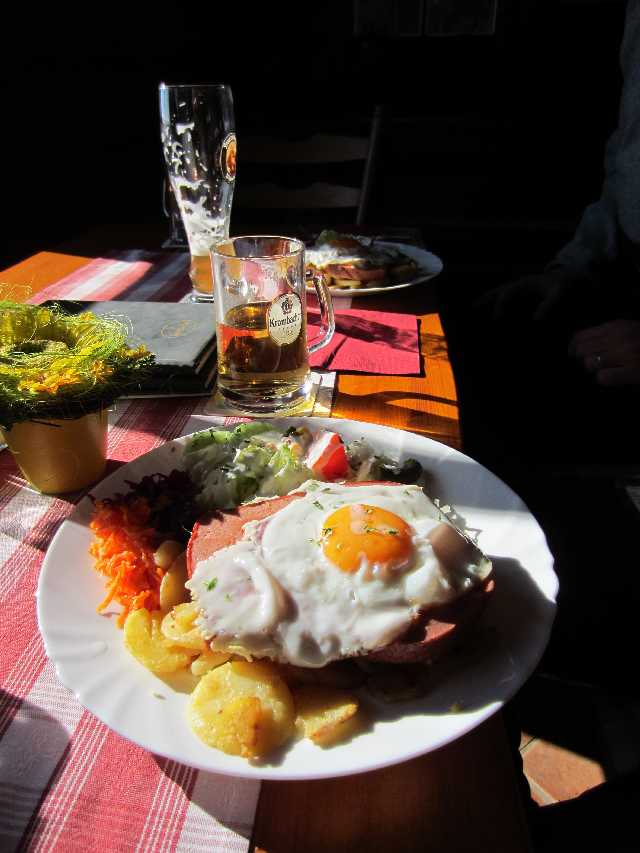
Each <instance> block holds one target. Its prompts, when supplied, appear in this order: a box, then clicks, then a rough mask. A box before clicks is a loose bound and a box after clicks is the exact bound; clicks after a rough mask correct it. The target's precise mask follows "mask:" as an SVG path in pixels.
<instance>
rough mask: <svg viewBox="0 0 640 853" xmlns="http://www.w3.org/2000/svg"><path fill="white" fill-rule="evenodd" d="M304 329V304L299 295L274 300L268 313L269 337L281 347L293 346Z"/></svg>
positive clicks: (288, 295)
mask: <svg viewBox="0 0 640 853" xmlns="http://www.w3.org/2000/svg"><path fill="white" fill-rule="evenodd" d="M301 328H302V303H301V301H300V297H299V296H298V294H297V293H284V294H283V295H282V296H278V298H277V299H274V300H273V302H272V303H271V305H270V306H269V310H268V311H267V329H268V331H269V337H270V338H271V339H272V340H273V341H275V342H276V343H277V344H279V345H280V346H283V345H284V344H292V343H293V342H294V341H295V340H296V338H297V337H298V335H299V334H300V329H301Z"/></svg>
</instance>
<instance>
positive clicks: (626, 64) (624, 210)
mask: <svg viewBox="0 0 640 853" xmlns="http://www.w3.org/2000/svg"><path fill="white" fill-rule="evenodd" d="M620 65H621V70H622V76H623V84H622V94H621V98H620V110H619V116H618V126H617V128H616V130H615V131H614V132H613V134H612V135H611V137H610V139H609V141H608V142H607V146H606V150H605V158H604V173H605V174H604V182H603V186H602V194H601V196H600V198H599V199H598V201H596V202H594V203H593V204H591V205H589V207H587V209H586V210H585V211H584V213H583V215H582V218H581V221H580V224H579V226H578V228H577V230H576V233H575V235H574V237H573V239H572V240H571V241H570V242H569V243H568V244H567V245H566V246H564V248H563V249H561V250H560V252H559V253H558V254H557V255H556V257H555V258H554V260H553V261H552V262H551V264H550V265H549V267H548V268H547V269H548V270H556V271H558V272H564V273H565V274H568V275H570V276H571V277H574V276H575V277H579V278H591V279H597V278H600V276H601V275H602V272H603V271H604V270H605V269H606V268H607V267H608V266H610V265H611V264H612V263H614V262H616V261H617V260H618V259H619V257H620V253H621V250H622V246H623V245H625V246H627V247H630V248H631V250H632V251H633V250H634V249H637V250H638V255H639V256H640V0H629V2H628V3H627V9H626V17H625V26H624V35H623V39H622V47H621V50H620Z"/></svg>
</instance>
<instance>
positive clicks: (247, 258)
mask: <svg viewBox="0 0 640 853" xmlns="http://www.w3.org/2000/svg"><path fill="white" fill-rule="evenodd" d="M236 240H288V241H289V242H290V243H295V244H296V248H295V249H294V250H292V251H291V252H280V253H278V254H275V255H225V254H224V253H223V252H218V251H216V247H217V246H219V245H220V244H222V243H234V242H235V241H236ZM304 250H305V245H304V243H303V242H302V240H299V239H298V238H297V237H286V236H284V235H283V234H238V236H237V237H228V238H227V239H226V240H220V241H219V242H218V243H216V244H215V245H213V246H212V247H211V248H210V249H209V255H210V256H211V257H213V256H214V255H215V256H216V257H217V258H233V259H235V260H240V261H277V260H282V259H283V258H291V257H295V256H296V255H299V254H300V252H304Z"/></svg>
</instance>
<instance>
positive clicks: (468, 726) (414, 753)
mask: <svg viewBox="0 0 640 853" xmlns="http://www.w3.org/2000/svg"><path fill="white" fill-rule="evenodd" d="M210 420H211V426H217V425H218V421H223V420H225V419H223V418H218V419H213V418H212V419H210ZM244 420H246V419H244ZM265 420H269V422H274V421H275V422H277V421H282V422H286V423H288V424H290V425H292V424H293V422H294V421H295V422H301V423H307V422H311V424H312V425H313V424H315V425H316V426H317V427H320V428H322V427H327V426H331V427H333V428H335V431H336V432H340V425H344V424H349V425H353V424H357V425H359V426H361V427H362V428H363V429H364V434H365V437H366V432H367V430H369V429H372V431H373V432H375V431H376V430H379V429H381V430H384V431H388V430H391V431H392V432H394V433H406V434H409V435H411V436H412V437H413V438H414V439H418V440H419V441H421V442H422V441H424V442H426V445H425V449H426V446H428V445H432V446H435V447H436V448H439V449H440V452H441V453H442V450H443V449H444V450H446V451H451V452H452V453H453V454H457V455H459V456H461V457H463V458H464V459H466V460H468V461H470V462H472V463H473V464H474V465H476V466H478V467H479V468H480V469H482V471H483V472H484V474H485V475H489V477H490V478H491V479H493V480H495V481H497V482H498V483H499V484H500V485H501V486H502V487H503V488H505V489H507V491H508V492H510V493H511V494H512V495H513V496H514V497H515V498H516V499H517V501H518V502H519V504H521V506H522V507H524V510H525V511H526V513H527V514H528V516H529V520H530V521H532V522H533V523H534V525H535V526H536V527H537V528H538V529H539V530H540V531H542V528H541V527H540V525H539V524H538V522H537V520H536V519H535V517H534V516H533V514H532V513H531V511H530V510H529V508H528V506H527V505H526V504H525V503H524V501H522V499H521V498H520V497H519V495H517V493H516V492H514V491H513V489H511V487H510V486H509V485H508V484H507V483H505V482H504V481H503V480H501V478H499V477H498V476H497V475H496V474H494V473H493V472H492V471H491V470H490V469H488V468H486V467H485V466H484V465H482V464H481V463H479V462H477V461H476V460H474V459H472V458H471V457H469V456H466V454H464V453H462V452H461V451H459V450H456V449H455V448H452V447H450V446H449V445H445V444H443V443H442V442H438V441H437V440H435V439H431V438H429V437H428V436H424V435H421V434H419V433H414V432H411V431H408V430H402V429H398V428H397V427H391V426H387V425H384V424H377V423H369V422H365V421H351V420H347V419H343V418H315V417H314V418H310V417H304V416H301V417H294V418H268V419H265ZM206 428H207V426H206V425H205V426H203V428H201V429H198V430H196V431H195V432H201V431H202V430H203V429H206ZM193 434H195V433H194V432H192V433H188V434H185V435H181V436H176V437H174V438H173V439H170V440H168V441H166V442H164V443H163V444H161V445H158V446H157V447H155V448H152V449H151V450H149V451H147V452H146V453H143V454H141V455H140V456H138V457H136V458H135V459H132V460H130V461H129V462H127V463H125V464H123V465H121V466H120V467H119V468H118V469H117V470H116V471H113V472H112V473H110V474H109V475H108V476H107V477H104V478H103V479H102V480H100V481H99V482H98V483H96V484H95V486H94V487H93V489H94V490H95V489H98V488H100V490H102V489H103V488H107V487H108V485H109V483H110V482H111V481H116V480H117V479H118V478H119V477H120V476H121V475H122V472H123V471H126V470H128V469H129V467H130V466H133V465H135V464H136V463H139V462H140V460H142V459H145V458H147V457H150V456H151V455H156V454H159V453H160V452H161V451H162V450H163V449H164V448H168V447H171V446H182V445H183V444H184V443H185V442H186V441H187V439H188V438H189V437H190V436H191V435H193ZM112 491H113V489H112ZM90 494H91V492H89V493H87V494H86V495H85V496H83V497H82V499H81V500H80V501H78V503H77V504H76V505H75V506H74V508H73V510H72V511H71V513H70V514H69V516H67V518H66V519H65V520H64V521H63V523H62V524H61V525H60V527H59V528H58V530H57V531H56V533H55V534H54V536H53V538H52V540H51V542H50V544H49V547H48V548H47V551H46V552H45V555H44V558H43V562H42V565H41V569H40V572H39V577H38V586H37V592H36V601H37V607H36V612H37V622H38V629H39V632H40V635H41V637H42V640H43V643H44V647H45V652H46V655H47V657H48V659H49V660H50V661H51V662H52V664H53V665H54V668H55V672H56V676H57V678H58V679H59V681H60V682H61V684H63V685H64V686H65V687H66V688H67V689H68V690H70V691H71V692H72V693H73V694H74V696H75V697H76V699H77V700H78V701H79V703H80V704H81V705H82V706H83V708H85V709H86V710H88V711H89V712H90V713H92V714H93V715H94V716H96V717H97V718H98V719H99V720H100V721H101V722H102V723H103V724H104V725H106V726H107V727H108V728H109V730H110V731H114V732H115V733H116V734H118V735H119V736H121V737H123V738H124V739H125V740H127V741H129V742H130V743H133V744H135V745H137V746H139V747H141V748H142V749H145V750H147V751H148V752H151V753H152V754H154V755H158V756H161V757H164V758H168V759H170V760H173V761H177V762H179V763H182V764H187V766H190V767H194V768H196V769H198V770H203V771H205V772H209V773H217V774H220V775H223V776H231V777H236V778H246V779H259V780H266V781H269V780H271V781H278V780H280V781H306V780H309V781H310V780H314V779H327V778H339V777H342V776H349V775H353V774H357V773H366V772H372V771H375V770H379V769H383V768H385V767H389V766H394V765H396V764H400V763H404V762H405V761H410V760H412V759H415V758H418V757H420V756H422V755H426V754H428V753H429V752H432V751H435V750H436V749H440V748H441V747H443V746H446V745H447V744H449V743H452V742H453V741H455V740H458V739H459V738H460V737H463V736H464V735H466V734H468V733H469V732H470V731H472V730H473V729H475V728H477V727H478V726H479V725H481V724H482V723H483V722H485V721H486V720H487V719H489V718H490V717H491V716H493V714H495V713H496V712H497V711H499V710H500V709H501V708H502V707H503V706H504V704H505V703H506V702H507V701H509V699H510V698H511V697H512V696H513V695H514V694H515V692H516V691H517V690H518V689H520V687H521V686H522V684H524V683H525V682H526V681H527V680H528V678H529V677H530V676H531V673H532V672H533V671H534V670H535V667H536V666H537V663H538V662H539V660H540V658H541V656H542V654H543V653H544V649H545V648H546V646H547V643H548V641H549V636H550V634H551V629H552V627H553V621H554V615H555V608H556V597H557V593H558V578H557V575H556V573H555V571H554V569H553V556H552V554H551V552H550V550H549V549H548V546H547V554H548V556H549V557H550V558H551V561H550V566H549V569H550V574H551V577H552V579H553V580H554V585H553V590H552V591H551V592H549V594H548V595H547V594H546V593H545V595H546V597H547V600H548V601H549V602H550V603H551V604H552V605H553V615H552V616H551V618H550V619H549V621H548V622H547V623H545V624H544V626H542V627H543V631H542V633H540V634H539V637H540V640H539V643H538V646H539V650H538V652H539V653H537V659H536V660H535V661H533V662H532V663H531V664H530V666H529V667H528V669H527V671H526V672H525V673H524V676H522V673H520V676H521V677H520V680H519V681H518V683H517V685H516V686H515V687H514V688H513V690H512V691H505V692H506V693H507V694H508V695H507V696H506V698H504V699H502V698H501V699H496V700H493V701H491V702H488V703H487V704H486V706H484V707H482V708H481V709H478V710H474V711H473V712H472V713H469V714H468V718H467V719H466V721H465V717H467V715H464V716H463V715H462V714H457V715H456V717H457V719H458V720H459V723H460V725H459V727H458V728H457V729H456V731H455V732H453V733H451V735H450V736H446V737H443V738H441V739H440V740H439V741H438V743H437V745H434V746H429V747H427V748H426V749H425V748H424V746H421V747H417V748H415V749H410V750H408V751H404V752H403V753H402V755H401V756H400V757H398V758H395V757H390V758H388V759H382V760H381V759H377V760H371V761H368V762H366V765H364V766H363V765H361V764H359V765H358V766H356V767H353V768H345V769H339V770H337V771H332V770H330V769H328V770H317V771H314V770H313V769H309V770H308V771H305V772H304V773H301V772H298V771H296V772H294V771H287V770H286V769H284V768H283V769H281V768H280V767H278V766H277V765H275V766H273V765H272V766H266V767H263V766H261V765H259V764H256V765H252V764H250V763H249V762H247V761H245V760H244V759H240V761H242V764H241V765H240V766H238V767H233V768H229V767H224V766H222V767H218V766H215V767H213V766H212V764H211V763H210V762H206V761H203V762H198V761H194V760H191V759H189V760H186V759H185V758H184V757H181V756H180V755H178V754H176V753H175V752H173V751H171V750H170V749H163V748H162V745H159V748H158V746H154V747H150V746H147V745H146V744H143V743H140V741H139V740H136V739H135V738H133V737H131V736H129V735H128V734H127V733H126V732H125V731H123V730H122V727H116V726H115V725H114V724H113V722H108V721H107V720H106V719H105V716H107V714H106V712H103V713H102V714H101V713H100V710H99V709H98V710H96V709H95V707H90V706H89V704H87V701H86V699H85V698H83V697H84V692H83V691H82V689H81V688H78V687H76V685H74V684H71V683H69V678H68V676H67V672H66V668H65V661H64V656H63V658H62V659H61V658H60V656H59V655H58V656H55V655H54V654H53V653H52V649H51V645H50V642H49V640H48V638H47V635H46V633H45V631H44V630H43V601H44V596H43V595H42V593H43V591H44V587H45V584H46V579H47V577H48V574H49V572H51V571H53V569H51V568H49V565H50V563H51V561H52V560H53V557H50V553H51V552H53V551H54V545H56V547H59V540H61V539H62V538H63V537H64V536H65V534H66V532H67V531H68V530H69V529H70V528H71V526H72V525H73V523H74V520H75V518H76V517H77V516H80V515H82V513H83V512H84V511H86V509H87V508H88V504H89V502H90V501H91V498H90V496H89V495H90ZM96 604H97V602H96ZM112 624H114V628H115V622H113V623H112ZM540 627H541V626H538V630H540ZM116 630H117V629H116ZM141 689H142V687H141ZM185 724H186V723H185ZM202 750H203V751H202V754H203V756H212V755H213V756H215V755H218V754H220V755H221V756H224V753H218V751H217V750H214V749H212V748H209V747H206V746H205V745H204V744H203V746H202ZM225 758H229V756H225ZM232 758H235V757H232ZM214 764H215V761H214Z"/></svg>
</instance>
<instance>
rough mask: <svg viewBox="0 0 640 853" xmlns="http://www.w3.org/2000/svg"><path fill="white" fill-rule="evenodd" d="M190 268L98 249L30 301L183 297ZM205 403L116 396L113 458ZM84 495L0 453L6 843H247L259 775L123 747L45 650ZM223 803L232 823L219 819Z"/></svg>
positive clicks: (0, 718)
mask: <svg viewBox="0 0 640 853" xmlns="http://www.w3.org/2000/svg"><path fill="white" fill-rule="evenodd" d="M187 267H188V257H187V256H185V255H182V256H180V255H175V254H165V255H160V254H152V253H148V252H129V253H122V254H119V255H114V256H111V257H108V258H98V259H96V260H94V261H91V262H90V263H88V264H87V265H86V266H84V267H82V268H81V269H80V270H77V271H76V272H74V273H73V274H72V275H69V276H67V277H65V278H64V279H62V280H61V281H59V282H56V283H55V284H53V285H51V286H50V287H48V288H47V289H46V290H45V291H42V292H41V293H39V294H38V295H37V297H36V298H35V299H34V301H37V302H42V301H44V300H46V299H52V298H53V299H62V298H77V299H82V298H88V299H97V300H104V299H114V298H117V299H129V300H131V299H140V300H146V299H149V300H158V299H161V300H177V299H179V298H181V297H182V296H183V295H184V294H185V293H187V292H188V291H189V288H190V284H189V280H188V276H187ZM201 404H202V400H201V398H170V399H158V400H133V401H123V402H120V403H118V404H117V405H116V407H115V410H114V411H113V412H112V413H111V416H110V422H111V423H110V430H109V453H108V455H109V460H110V464H112V465H113V464H119V463H126V462H129V461H131V460H132V459H135V458H137V457H138V456H140V455H141V454H143V453H146V452H147V451H149V450H151V449H153V448H154V447H157V446H159V445H160V444H162V443H164V442H166V441H167V440H169V439H171V438H173V437H175V436H176V435H180V434H181V433H182V431H183V430H184V429H185V426H186V424H187V421H188V419H189V417H190V416H191V415H192V414H193V412H194V410H195V409H196V407H197V406H198V405H201ZM233 420H234V421H235V420H237V419H233ZM83 494H84V493H83ZM81 497H82V494H78V495H72V496H70V498H69V499H63V498H58V497H51V496H46V495H40V494H38V493H36V492H34V491H33V490H32V489H31V488H30V487H29V486H28V485H27V483H26V482H25V480H24V479H23V478H22V476H21V474H20V472H19V470H18V469H17V467H16V466H15V463H14V461H13V459H12V457H11V456H10V455H9V454H8V452H7V451H5V452H4V453H1V454H0V604H1V605H2V610H3V618H2V620H0V644H1V645H0V648H2V655H1V656H0V752H1V753H2V756H3V760H2V761H0V801H2V803H3V807H2V808H0V849H1V850H2V851H3V853H4V851H11V850H18V849H19V850H33V851H47V853H48V851H83V853H84V851H94V850H100V851H101V853H103V851H111V850H127V851H128V850H144V851H147V850H149V851H174V850H176V851H187V850H188V851H196V853H197V851H210V850H212V849H215V850H220V851H238V853H240V851H245V850H247V847H248V840H247V839H248V838H249V837H250V830H251V823H252V820H253V814H254V810H255V804H256V799H257V792H258V790H259V783H254V782H248V781H247V780H237V782H236V780H230V779H228V778H225V779H219V778H218V777H215V776H213V775H212V774H206V773H204V774H203V773H198V771H196V770H194V769H192V768H189V767H185V766H184V765H181V764H177V763H176V762H173V761H169V760H167V759H161V758H156V757H155V756H153V755H152V754H150V753H148V752H146V751H145V750H143V749H141V748H139V747H137V746H135V745H133V744H130V743H128V742H127V741H125V740H124V739H123V738H121V737H120V736H119V735H117V734H115V733H114V732H111V731H110V730H109V729H108V728H107V727H106V726H105V725H104V724H102V723H101V722H99V721H98V720H97V719H96V718H95V717H93V715H92V714H90V713H89V712H87V711H85V710H84V709H82V707H81V706H80V705H79V704H78V702H77V700H76V699H75V697H74V696H73V695H72V694H71V693H70V692H69V691H67V690H66V689H65V688H63V687H62V685H61V684H60V683H59V682H58V681H57V678H56V675H55V671H54V668H53V666H52V665H51V664H50V663H49V662H48V661H47V659H46V656H45V651H44V646H43V643H42V639H41V637H40V634H39V632H38V626H37V619H36V608H35V603H36V599H35V593H36V590H37V584H38V576H39V572H40V568H41V566H42V561H43V559H44V555H45V552H46V549H47V547H48V545H49V544H50V542H51V539H52V537H53V535H54V534H55V532H56V530H57V529H58V528H59V526H60V524H61V523H62V522H63V521H64V519H65V518H67V516H68V515H69V514H70V512H71V511H72V509H73V507H74V506H75V504H76V503H77V501H78V500H79V499H80V498H81ZM194 791H197V792H198V793H197V799H196V800H195V801H194V800H193V799H192V795H193V793H194ZM228 802H233V815H234V821H235V823H234V825H233V826H231V825H226V822H225V821H224V816H225V815H224V809H225V803H228ZM239 802H240V803H241V804H242V809H241V810H240V812H241V815H244V822H242V820H239V818H238V814H239V811H238V803H239ZM201 803H208V804H210V805H209V806H205V807H204V808H203V806H202V805H201ZM230 823H231V822H230Z"/></svg>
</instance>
